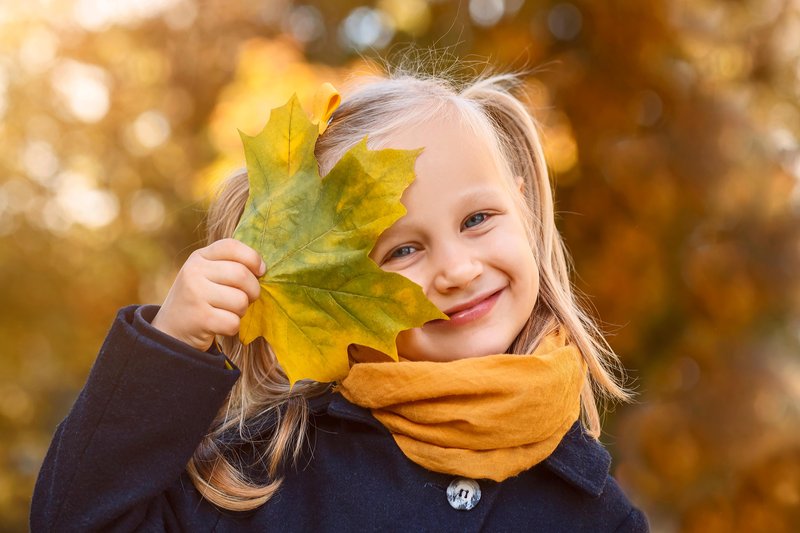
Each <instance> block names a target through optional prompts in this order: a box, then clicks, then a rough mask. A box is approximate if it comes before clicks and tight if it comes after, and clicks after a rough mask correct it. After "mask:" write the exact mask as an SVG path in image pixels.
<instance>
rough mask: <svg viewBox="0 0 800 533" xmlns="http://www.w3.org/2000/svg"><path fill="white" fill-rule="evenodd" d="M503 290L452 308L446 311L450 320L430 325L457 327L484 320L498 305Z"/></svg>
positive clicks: (436, 321) (438, 321)
mask: <svg viewBox="0 0 800 533" xmlns="http://www.w3.org/2000/svg"><path fill="white" fill-rule="evenodd" d="M503 290H504V289H500V290H499V291H495V292H493V293H489V294H488V295H486V296H479V297H478V298H475V299H474V300H470V301H469V302H466V303H464V304H460V305H457V306H454V307H451V308H450V309H447V310H446V311H444V314H446V315H447V316H449V317H450V320H434V321H433V322H429V324H436V325H438V326H442V327H451V326H453V327H455V326H462V325H464V324H468V323H470V322H473V321H475V320H478V319H480V318H483V317H484V316H486V315H487V314H489V312H490V311H491V310H492V308H494V304H496V303H497V300H498V299H499V298H500V294H502V292H503Z"/></svg>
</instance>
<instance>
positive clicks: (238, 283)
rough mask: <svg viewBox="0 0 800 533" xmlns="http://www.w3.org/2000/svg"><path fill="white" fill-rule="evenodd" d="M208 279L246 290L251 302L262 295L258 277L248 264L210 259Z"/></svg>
mask: <svg viewBox="0 0 800 533" xmlns="http://www.w3.org/2000/svg"><path fill="white" fill-rule="evenodd" d="M208 269H209V272H208V275H207V277H208V279H209V281H213V282H214V283H217V284H219V285H226V286H228V287H235V288H237V289H239V290H240V291H242V292H244V293H245V294H246V295H247V297H248V298H249V300H250V301H251V302H253V301H255V300H257V299H258V297H259V296H260V295H261V286H260V285H259V283H258V278H257V277H255V276H254V275H253V273H252V272H251V271H250V270H248V268H247V267H246V266H244V265H243V264H241V263H237V262H235V261H209V262H208Z"/></svg>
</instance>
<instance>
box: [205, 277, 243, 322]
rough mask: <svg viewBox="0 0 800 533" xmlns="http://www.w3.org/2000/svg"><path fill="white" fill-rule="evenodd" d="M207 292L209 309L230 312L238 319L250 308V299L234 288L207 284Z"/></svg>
mask: <svg viewBox="0 0 800 533" xmlns="http://www.w3.org/2000/svg"><path fill="white" fill-rule="evenodd" d="M207 290H208V294H207V299H208V300H207V301H208V304H209V305H210V306H211V307H213V308H215V309H220V310H223V311H230V312H231V313H234V314H235V315H236V316H238V317H239V318H241V317H243V316H244V314H245V313H246V312H247V308H248V307H249V306H250V299H249V298H248V296H247V294H246V293H244V292H243V291H240V290H239V289H237V288H235V287H229V286H227V285H219V284H217V283H209V284H208V289H207Z"/></svg>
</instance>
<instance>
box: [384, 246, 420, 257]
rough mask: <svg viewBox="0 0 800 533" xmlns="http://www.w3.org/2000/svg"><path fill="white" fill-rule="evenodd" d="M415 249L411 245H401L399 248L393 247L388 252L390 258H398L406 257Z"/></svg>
mask: <svg viewBox="0 0 800 533" xmlns="http://www.w3.org/2000/svg"><path fill="white" fill-rule="evenodd" d="M416 250H417V249H416V248H414V247H413V246H401V247H399V248H395V249H394V251H393V252H392V253H391V254H389V258H390V259H398V258H400V257H406V256H408V255H411V254H413V253H414V252H415V251H416Z"/></svg>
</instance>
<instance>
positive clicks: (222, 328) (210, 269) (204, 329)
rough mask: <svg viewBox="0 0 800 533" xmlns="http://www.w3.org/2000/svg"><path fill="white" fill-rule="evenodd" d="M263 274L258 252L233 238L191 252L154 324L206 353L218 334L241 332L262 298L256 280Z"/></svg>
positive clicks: (262, 264)
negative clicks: (244, 320)
mask: <svg viewBox="0 0 800 533" xmlns="http://www.w3.org/2000/svg"><path fill="white" fill-rule="evenodd" d="M266 270H267V267H266V265H265V264H264V261H262V259H261V256H259V254H258V252H256V251H255V250H253V249H252V248H250V247H249V246H247V245H246V244H243V243H241V242H239V241H237V240H235V239H222V240H220V241H217V242H214V243H212V244H210V245H208V246H206V247H205V248H200V249H199V250H195V251H194V252H193V253H192V255H190V256H189V259H187V260H186V263H184V264H183V267H181V270H180V272H178V276H177V277H176V278H175V282H174V283H173V284H172V288H170V290H169V293H168V294H167V298H166V300H164V303H163V304H162V305H161V309H160V310H159V311H158V313H157V314H156V316H155V318H153V322H152V325H153V327H155V328H156V329H158V330H160V331H163V332H164V333H166V334H168V335H170V336H172V337H175V338H176V339H178V340H180V341H183V342H185V343H186V344H188V345H189V346H192V347H194V348H197V349H198V350H201V351H206V350H208V348H209V347H210V346H211V343H212V342H214V337H215V336H216V335H236V334H238V333H239V324H240V322H241V319H242V317H243V316H244V314H245V311H247V307H248V306H249V305H250V302H253V301H255V300H256V299H258V297H259V294H260V293H261V288H260V286H259V284H258V277H260V276H263V275H264V272H265V271H266Z"/></svg>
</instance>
